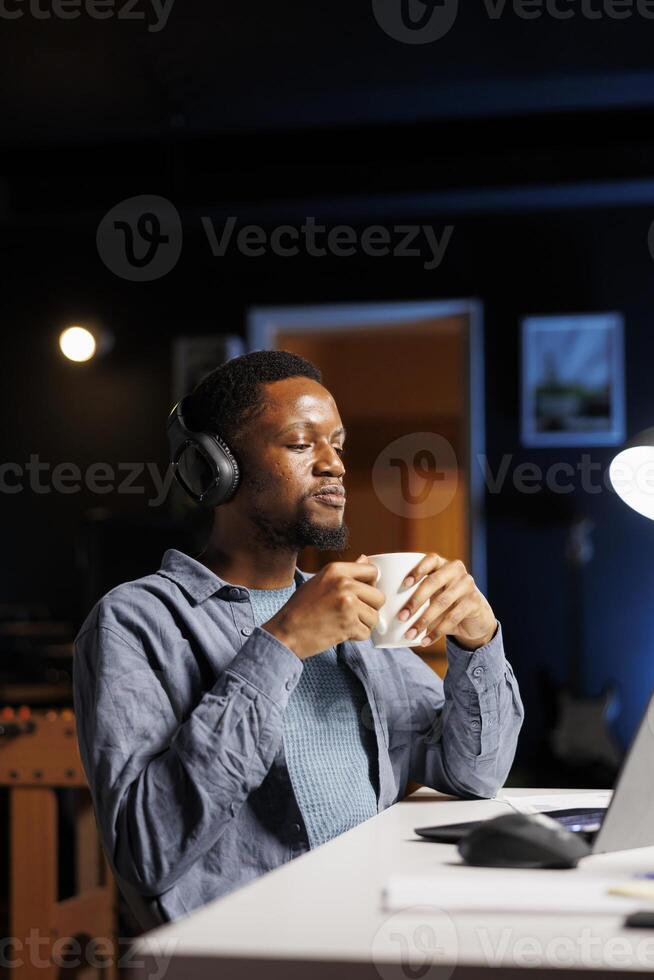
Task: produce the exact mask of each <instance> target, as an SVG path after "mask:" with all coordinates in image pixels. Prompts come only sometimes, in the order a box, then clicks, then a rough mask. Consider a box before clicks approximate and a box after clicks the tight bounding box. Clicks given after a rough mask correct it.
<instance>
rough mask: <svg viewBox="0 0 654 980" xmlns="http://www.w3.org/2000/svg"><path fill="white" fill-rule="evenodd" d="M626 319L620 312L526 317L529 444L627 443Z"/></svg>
mask: <svg viewBox="0 0 654 980" xmlns="http://www.w3.org/2000/svg"><path fill="white" fill-rule="evenodd" d="M624 387H625V386H624V321H623V317H622V316H621V314H619V313H592V314H583V315H571V316H530V317H526V318H525V319H524V320H523V321H522V400H521V401H522V407H521V437H522V444H523V445H524V446H614V445H619V444H620V443H622V442H623V441H624V437H625V405H624Z"/></svg>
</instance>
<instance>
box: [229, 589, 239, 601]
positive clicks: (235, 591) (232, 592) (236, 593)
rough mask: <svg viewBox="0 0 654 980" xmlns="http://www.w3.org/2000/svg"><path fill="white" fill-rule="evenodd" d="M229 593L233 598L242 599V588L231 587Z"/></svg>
mask: <svg viewBox="0 0 654 980" xmlns="http://www.w3.org/2000/svg"><path fill="white" fill-rule="evenodd" d="M229 594H230V596H231V597H232V599H240V597H241V592H240V589H230V590H229Z"/></svg>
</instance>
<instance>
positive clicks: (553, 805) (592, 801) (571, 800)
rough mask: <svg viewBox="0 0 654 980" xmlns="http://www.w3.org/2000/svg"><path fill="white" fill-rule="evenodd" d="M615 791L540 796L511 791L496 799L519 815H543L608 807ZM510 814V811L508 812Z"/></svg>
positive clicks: (543, 794)
mask: <svg viewBox="0 0 654 980" xmlns="http://www.w3.org/2000/svg"><path fill="white" fill-rule="evenodd" d="M612 795H613V790H611V789H606V790H596V791H593V792H592V793H566V794H565V795H564V794H563V793H553V794H552V795H551V796H550V795H547V794H545V793H542V794H541V795H540V796H513V795H512V794H511V791H510V790H508V791H507V792H504V793H502V794H501V795H500V796H498V797H497V798H496V802H498V803H507V804H508V805H509V806H511V808H512V809H514V810H517V811H518V812H519V813H542V812H543V811H544V810H569V809H572V808H574V807H579V806H589V807H597V808H598V809H600V808H601V807H607V806H608V805H609V803H610V802H611V797H612ZM507 812H508V810H507Z"/></svg>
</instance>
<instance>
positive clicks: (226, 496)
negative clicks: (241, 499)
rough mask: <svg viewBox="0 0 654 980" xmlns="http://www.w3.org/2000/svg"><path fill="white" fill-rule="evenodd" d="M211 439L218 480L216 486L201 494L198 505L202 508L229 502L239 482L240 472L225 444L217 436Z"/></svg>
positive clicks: (234, 458)
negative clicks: (213, 443)
mask: <svg viewBox="0 0 654 980" xmlns="http://www.w3.org/2000/svg"><path fill="white" fill-rule="evenodd" d="M211 439H212V440H213V441H214V442H215V444H216V445H215V448H214V450H213V453H212V462H213V463H214V465H215V468H216V475H217V476H218V478H219V479H218V485H217V486H213V487H212V488H211V489H210V490H208V491H207V493H205V494H203V496H202V500H201V501H200V503H201V504H202V505H203V506H204V507H219V506H220V504H226V503H227V501H228V500H231V499H232V497H233V496H234V494H235V493H236V490H237V487H238V485H239V483H240V480H241V471H240V468H239V465H238V463H237V461H236V457H235V456H234V454H233V453H232V451H231V449H230V448H229V446H228V445H227V443H226V442H224V441H223V440H222V439H221V438H220V436H218V435H213V436H211Z"/></svg>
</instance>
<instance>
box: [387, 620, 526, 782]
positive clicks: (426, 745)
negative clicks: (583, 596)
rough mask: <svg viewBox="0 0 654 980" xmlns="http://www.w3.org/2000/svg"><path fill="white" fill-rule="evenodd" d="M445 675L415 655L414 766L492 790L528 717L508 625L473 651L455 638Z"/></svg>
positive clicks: (434, 776)
mask: <svg viewBox="0 0 654 980" xmlns="http://www.w3.org/2000/svg"><path fill="white" fill-rule="evenodd" d="M447 657H448V669H447V673H446V675H445V680H444V682H443V681H441V680H440V678H438V677H437V675H436V674H434V672H433V671H432V670H431V669H430V668H429V667H428V666H427V665H426V664H425V663H424V662H423V661H422V660H420V658H419V657H417V656H415V655H414V656H413V661H412V663H411V667H410V670H409V676H408V677H405V684H406V687H407V691H408V693H409V705H410V706H411V721H412V723H411V745H410V753H411V760H410V767H409V774H410V776H411V778H412V779H414V780H416V781H417V782H419V783H422V784H423V785H425V786H429V787H431V788H433V789H438V790H441V791H443V792H449V793H453V794H454V795H456V796H463V797H491V796H494V795H495V794H496V793H497V791H498V790H499V789H500V788H501V786H502V785H503V784H504V782H505V780H506V777H507V776H508V774H509V771H510V769H511V765H512V763H513V759H514V756H515V750H516V745H517V740H518V734H519V732H520V728H521V726H522V721H523V718H524V708H523V705H522V700H521V698H520V692H519V689H518V683H517V681H516V678H515V675H514V673H513V669H512V667H511V665H510V663H509V662H508V661H507V660H506V658H505V655H504V644H503V639H502V627H501V625H499V624H498V628H497V631H496V633H495V636H494V637H493V639H492V640H491V641H490V642H489V643H487V644H486V645H485V646H483V647H480V648H479V649H478V650H475V651H473V652H471V651H469V650H464V649H463V648H462V647H460V646H459V645H458V644H457V643H455V642H454V640H453V639H452V638H451V637H448V639H447Z"/></svg>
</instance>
